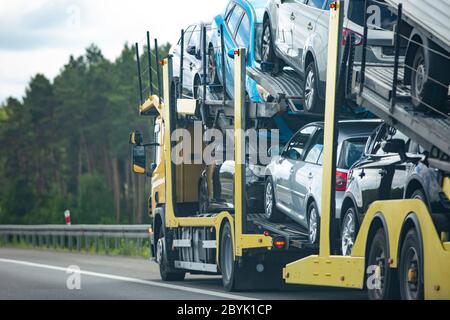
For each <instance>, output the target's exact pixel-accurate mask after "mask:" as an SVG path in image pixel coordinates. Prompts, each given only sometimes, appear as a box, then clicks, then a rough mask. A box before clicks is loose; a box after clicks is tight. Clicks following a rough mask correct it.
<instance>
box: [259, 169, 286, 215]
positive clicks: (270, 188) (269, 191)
mask: <svg viewBox="0 0 450 320" xmlns="http://www.w3.org/2000/svg"><path fill="white" fill-rule="evenodd" d="M265 190H266V191H265V193H264V210H265V211H264V212H265V216H266V219H267V220H269V221H271V222H281V221H283V220H284V218H285V216H284V215H283V214H282V213H281V212H280V211H279V210H278V209H277V205H276V201H275V190H274V185H273V180H272V177H269V178H268V179H267V181H266V189H265Z"/></svg>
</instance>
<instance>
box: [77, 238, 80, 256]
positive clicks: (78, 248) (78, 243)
mask: <svg viewBox="0 0 450 320" xmlns="http://www.w3.org/2000/svg"><path fill="white" fill-rule="evenodd" d="M77 251H78V252H80V251H81V235H78V236H77Z"/></svg>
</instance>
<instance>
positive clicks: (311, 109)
mask: <svg viewBox="0 0 450 320" xmlns="http://www.w3.org/2000/svg"><path fill="white" fill-rule="evenodd" d="M310 73H312V84H311V86H312V89H313V92H312V97H311V99H312V101H311V103H308V101H309V100H308V98H307V94H308V92H310V91H311V90H310V89H307V84H308V77H309V76H310ZM303 95H304V104H303V107H304V110H305V111H306V112H308V113H323V112H324V110H325V101H324V100H323V99H321V98H320V96H319V75H317V74H316V64H315V62H314V61H311V62H310V63H309V65H308V66H307V68H306V70H305V79H304V81H303Z"/></svg>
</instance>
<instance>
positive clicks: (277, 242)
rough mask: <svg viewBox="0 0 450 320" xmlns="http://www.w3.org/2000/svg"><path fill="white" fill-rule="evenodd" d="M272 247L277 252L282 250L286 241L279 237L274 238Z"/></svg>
mask: <svg viewBox="0 0 450 320" xmlns="http://www.w3.org/2000/svg"><path fill="white" fill-rule="evenodd" d="M273 246H274V247H275V248H276V249H279V250H281V249H284V248H285V247H286V240H285V239H284V238H281V237H278V238H275V239H273Z"/></svg>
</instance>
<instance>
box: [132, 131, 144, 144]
mask: <svg viewBox="0 0 450 320" xmlns="http://www.w3.org/2000/svg"><path fill="white" fill-rule="evenodd" d="M130 144H131V145H137V146H139V145H141V144H142V133H140V132H139V131H134V132H132V133H130Z"/></svg>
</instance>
